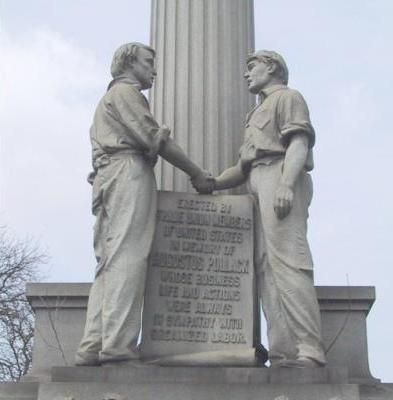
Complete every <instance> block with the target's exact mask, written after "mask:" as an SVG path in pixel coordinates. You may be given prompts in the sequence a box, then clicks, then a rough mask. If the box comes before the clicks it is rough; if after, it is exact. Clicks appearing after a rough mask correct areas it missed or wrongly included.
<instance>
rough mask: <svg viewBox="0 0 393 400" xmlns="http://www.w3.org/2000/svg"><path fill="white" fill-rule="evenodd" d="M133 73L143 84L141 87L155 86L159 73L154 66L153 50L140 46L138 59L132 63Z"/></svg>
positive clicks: (143, 88)
mask: <svg viewBox="0 0 393 400" xmlns="http://www.w3.org/2000/svg"><path fill="white" fill-rule="evenodd" d="M131 69H132V73H133V75H134V76H135V78H136V79H137V80H138V82H139V83H140V84H141V89H142V90H145V89H150V88H151V87H152V86H153V82H154V77H155V76H156V75H157V72H156V69H155V67H154V55H153V53H152V52H151V51H149V50H147V49H144V48H139V49H138V51H137V54H136V60H134V61H133V63H132V65H131Z"/></svg>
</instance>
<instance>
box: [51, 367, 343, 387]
mask: <svg viewBox="0 0 393 400" xmlns="http://www.w3.org/2000/svg"><path fill="white" fill-rule="evenodd" d="M51 381H52V382H105V383H107V382H108V383H148V382H151V383H165V382H166V383H172V382H176V383H195V384H197V383H201V384H205V383H207V384H209V383H220V384H225V383H231V384H232V383H236V384H248V383H255V384H274V383H287V384H306V383H308V384H317V383H332V384H334V383H335V384H339V383H348V374H347V370H346V368H331V367H327V368H303V369H300V368H263V367H259V368H257V367H255V368H233V367H210V368H209V367H187V368H181V367H160V366H142V367H140V368H136V367H126V366H123V367H53V368H52V375H51Z"/></svg>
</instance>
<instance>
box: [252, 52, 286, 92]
mask: <svg viewBox="0 0 393 400" xmlns="http://www.w3.org/2000/svg"><path fill="white" fill-rule="evenodd" d="M252 60H258V61H262V62H265V63H273V64H275V65H276V67H277V68H276V77H277V78H279V79H281V80H282V82H283V84H284V85H288V75H289V72H288V67H287V64H286V62H285V60H284V58H283V57H282V56H281V55H280V54H278V53H276V52H275V51H270V50H259V51H256V52H255V53H252V54H250V55H249V56H248V58H247V63H249V62H250V61H252Z"/></svg>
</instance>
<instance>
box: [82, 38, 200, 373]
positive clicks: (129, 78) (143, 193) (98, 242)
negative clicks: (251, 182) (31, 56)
mask: <svg viewBox="0 0 393 400" xmlns="http://www.w3.org/2000/svg"><path fill="white" fill-rule="evenodd" d="M154 57H155V52H154V50H153V49H152V48H150V47H148V46H145V45H143V44H140V43H129V44H125V45H123V46H121V47H120V48H119V49H118V50H117V51H116V52H115V55H114V57H113V61H112V66H111V74H112V76H113V80H112V82H111V83H110V85H109V87H108V91H107V92H106V94H105V95H104V97H103V98H102V99H101V101H100V103H99V104H98V106H97V110H96V112H95V115H94V121H93V125H92V127H91V130H90V139H91V144H92V150H93V154H92V155H93V167H94V172H93V173H92V174H91V175H90V177H89V180H90V183H92V185H93V214H94V215H95V216H96V218H97V220H96V225H95V232H94V249H95V254H96V258H97V262H98V264H97V269H96V274H95V280H94V283H93V286H92V288H91V292H90V297H89V303H88V310H87V320H86V326H85V332H84V336H83V338H82V341H81V343H80V345H79V348H78V351H77V354H76V360H75V361H76V364H77V365H100V364H104V363H112V362H119V361H122V362H128V363H131V364H132V363H137V362H138V361H137V360H138V358H139V356H138V336H139V332H140V326H141V308H142V302H143V296H144V291H145V279H146V269H147V257H148V255H149V252H150V248H151V244H152V240H153V235H154V229H155V218H156V201H157V190H156V181H155V176H154V172H153V167H154V164H155V162H156V160H157V156H158V155H160V156H162V157H163V158H164V159H165V160H167V161H169V162H170V163H172V164H173V165H174V166H176V167H178V168H180V169H182V170H183V171H184V172H186V173H187V174H188V175H189V176H190V177H191V178H192V179H193V181H194V184H198V182H199V181H200V180H201V181H202V180H203V179H204V178H206V176H207V174H206V172H205V171H203V170H201V169H200V168H199V167H198V166H196V165H195V164H194V163H193V162H192V161H190V160H189V159H188V158H187V156H186V155H185V153H184V152H183V151H182V150H181V148H180V147H179V146H177V145H176V144H175V143H174V141H173V140H172V139H170V138H169V133H170V131H169V129H168V128H166V127H165V126H162V127H160V126H159V125H158V123H157V122H156V121H155V119H154V117H153V116H152V114H151V113H150V111H149V105H148V102H147V100H146V98H145V97H144V95H143V94H142V93H141V91H142V90H145V89H149V88H151V86H152V84H153V80H154V77H155V75H156V70H155V66H154Z"/></svg>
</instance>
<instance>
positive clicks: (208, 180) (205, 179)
mask: <svg viewBox="0 0 393 400" xmlns="http://www.w3.org/2000/svg"><path fill="white" fill-rule="evenodd" d="M215 183H216V180H215V178H214V177H213V176H212V174H211V173H210V172H208V171H203V173H201V174H198V175H197V176H194V177H192V178H191V184H192V186H193V187H194V189H195V190H196V191H197V192H198V193H199V194H211V193H212V192H213V191H214V190H215Z"/></svg>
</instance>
